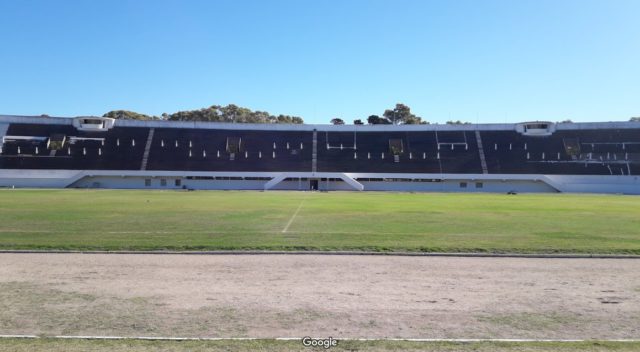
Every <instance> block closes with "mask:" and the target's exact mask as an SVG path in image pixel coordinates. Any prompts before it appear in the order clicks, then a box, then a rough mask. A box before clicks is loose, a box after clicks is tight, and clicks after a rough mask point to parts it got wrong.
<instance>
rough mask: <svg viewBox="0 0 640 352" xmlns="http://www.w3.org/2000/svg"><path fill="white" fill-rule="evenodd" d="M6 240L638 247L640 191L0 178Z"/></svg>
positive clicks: (143, 246) (318, 246)
mask: <svg viewBox="0 0 640 352" xmlns="http://www.w3.org/2000/svg"><path fill="white" fill-rule="evenodd" d="M285 230H286V231H285ZM0 249H78V250H232V249H260V250H363V251H365V250H366V251H422V252H502V253H504V252H517V253H558V252H561V253H632V254H640V197H635V196H620V195H568V194H529V195H525V194H519V195H515V196H510V195H504V194H445V193H355V192H332V193H309V192H275V191H274V192H253V191H200V192H179V191H124V190H2V191H0Z"/></svg>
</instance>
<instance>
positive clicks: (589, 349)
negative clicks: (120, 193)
mask: <svg viewBox="0 0 640 352" xmlns="http://www.w3.org/2000/svg"><path fill="white" fill-rule="evenodd" d="M639 348H640V343H635V342H634V343H631V342H599V341H593V342H474V343H452V342H408V341H366V342H365V341H341V342H339V343H338V346H336V347H332V348H331V349H328V350H327V349H324V348H321V347H313V348H312V347H304V346H303V345H302V343H301V342H300V341H275V340H254V341H228V340H227V341H140V340H63V339H48V338H44V339H37V340H34V339H0V351H13V352H32V351H47V352H62V351H64V352H76V351H78V352H80V351H82V352H87V351H93V352H103V351H105V352H106V351H109V352H119V351H131V352H136V351H140V352H149V351H157V352H161V351H162V352H170V351H171V352H181V351H190V352H196V351H247V352H248V351H263V352H270V351H279V352H293V351H379V352H383V351H413V352H419V351H425V352H436V351H440V352H471V351H475V352H502V351H505V352H506V351H509V352H545V351H549V352H550V351H553V352H599V351H621V352H627V351H628V352H631V351H638V349H639Z"/></svg>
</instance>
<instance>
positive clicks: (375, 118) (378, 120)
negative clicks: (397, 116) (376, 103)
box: [367, 115, 391, 125]
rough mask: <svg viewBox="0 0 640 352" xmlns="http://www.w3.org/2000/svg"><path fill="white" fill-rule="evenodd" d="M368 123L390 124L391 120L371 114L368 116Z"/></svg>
mask: <svg viewBox="0 0 640 352" xmlns="http://www.w3.org/2000/svg"><path fill="white" fill-rule="evenodd" d="M367 123H368V124H370V125H390V124H391V121H389V120H387V119H385V118H382V117H380V116H378V115H371V116H369V117H368V118H367Z"/></svg>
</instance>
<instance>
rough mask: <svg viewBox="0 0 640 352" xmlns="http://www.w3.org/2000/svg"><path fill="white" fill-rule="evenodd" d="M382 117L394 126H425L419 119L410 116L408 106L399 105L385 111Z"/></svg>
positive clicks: (412, 115)
mask: <svg viewBox="0 0 640 352" xmlns="http://www.w3.org/2000/svg"><path fill="white" fill-rule="evenodd" d="M383 116H384V117H385V118H386V119H387V120H389V121H391V123H393V124H394V125H401V124H407V125H409V124H426V122H423V121H422V118H421V117H418V116H416V115H414V114H412V113H411V109H410V108H409V107H408V106H406V105H404V104H400V103H398V104H396V107H395V108H394V109H393V110H385V111H384V114H383Z"/></svg>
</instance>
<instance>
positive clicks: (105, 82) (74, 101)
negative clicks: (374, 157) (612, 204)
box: [0, 0, 640, 123]
mask: <svg viewBox="0 0 640 352" xmlns="http://www.w3.org/2000/svg"><path fill="white" fill-rule="evenodd" d="M638 14H640V1H637V0H628V1H623V0H609V1H607V0H602V1H590V0H576V1H558V0H556V1H545V0H536V1H527V0H508V1H507V0H504V1H488V0H487V1H481V0H472V1H465V0H448V1H445V0H442V1H426V0H416V1H408V0H395V1H392V0H388V1H376V0H368V1H357V0H343V1H329V0H323V1H303V0H300V1H276V0H273V1H265V0H262V1H257V0H256V1H244V0H228V1H227V0H220V1H177V0H175V1H158V0H154V1H142V0H140V1H118V0H85V1H54V0H47V1H33V0H0V113H2V114H21V115H39V114H43V113H46V114H49V115H53V116H77V115H101V114H103V113H105V112H107V111H109V110H113V109H127V110H134V111H137V112H141V113H147V114H156V115H159V114H162V113H163V112H168V113H171V112H175V111H178V110H186V109H197V108H201V107H206V106H210V105H213V104H220V105H226V104H229V103H235V104H237V105H240V106H245V107H248V108H251V109H254V110H266V111H269V112H270V113H272V114H280V113H283V114H290V115H298V116H301V117H303V118H304V119H305V121H306V122H309V123H327V122H328V121H329V120H330V119H331V118H333V117H341V118H343V119H345V120H346V121H348V122H351V121H352V120H353V119H355V118H366V117H367V116H368V115H371V114H382V112H383V111H384V110H385V109H387V108H391V107H392V106H394V104H395V103H398V102H401V103H405V104H407V105H409V106H410V107H411V108H412V110H413V111H414V112H415V113H416V114H418V115H419V116H421V117H423V118H424V119H426V120H428V121H431V122H440V123H442V122H444V121H446V120H448V119H461V120H465V121H470V122H516V121H526V120H535V119H541V120H551V121H559V120H564V119H572V120H573V121H616V120H628V119H629V117H631V116H640V25H639V23H638Z"/></svg>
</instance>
